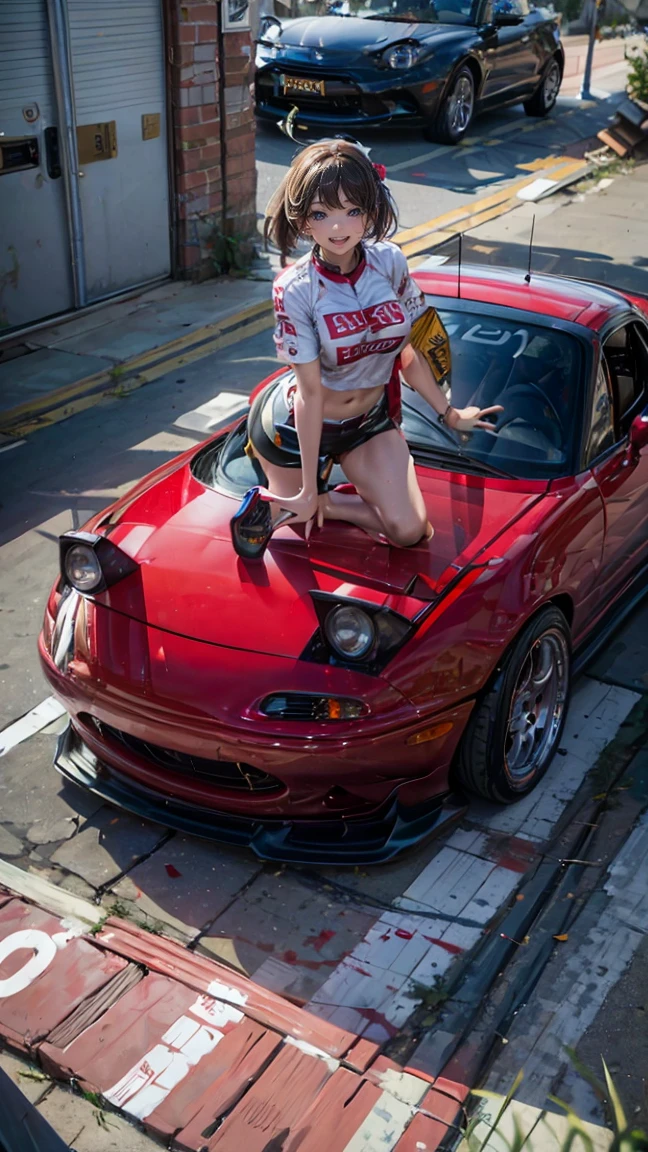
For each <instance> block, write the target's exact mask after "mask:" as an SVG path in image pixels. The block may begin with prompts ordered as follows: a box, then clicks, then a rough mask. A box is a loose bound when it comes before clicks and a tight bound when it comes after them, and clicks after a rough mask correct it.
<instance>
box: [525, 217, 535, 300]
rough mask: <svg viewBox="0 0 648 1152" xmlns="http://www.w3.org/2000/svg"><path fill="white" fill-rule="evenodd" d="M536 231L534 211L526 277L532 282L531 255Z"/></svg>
mask: <svg viewBox="0 0 648 1152" xmlns="http://www.w3.org/2000/svg"><path fill="white" fill-rule="evenodd" d="M534 231H535V212H534V213H533V220H532V221H531V238H530V240H529V268H528V271H527V274H526V276H525V277H524V280H525V283H526V284H530V283H531V257H532V256H533V233H534Z"/></svg>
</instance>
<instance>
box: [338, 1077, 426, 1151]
mask: <svg viewBox="0 0 648 1152" xmlns="http://www.w3.org/2000/svg"><path fill="white" fill-rule="evenodd" d="M408 1079H409V1080H411V1081H413V1084H412V1088H411V1099H412V1103H404V1102H403V1101H402V1100H399V1099H397V1098H396V1097H395V1096H392V1094H391V1092H389V1091H384V1092H383V1093H382V1094H381V1095H380V1096H379V1097H378V1099H377V1100H376V1103H375V1104H374V1106H373V1108H372V1109H371V1112H370V1113H369V1115H368V1116H367V1117H366V1118H365V1119H364V1120H363V1122H362V1124H361V1125H360V1127H359V1128H358V1131H357V1132H356V1133H355V1135H354V1136H352V1137H351V1139H350V1140H349V1142H348V1144H346V1145H345V1147H344V1150H343V1152H378V1149H380V1152H391V1150H392V1149H393V1148H395V1147H396V1145H397V1143H398V1141H399V1140H400V1138H401V1136H402V1135H403V1132H404V1131H405V1129H406V1128H407V1125H408V1124H409V1123H410V1121H411V1120H412V1118H413V1117H414V1115H415V1114H416V1110H417V1109H416V1105H417V1104H419V1103H420V1102H421V1100H422V1099H423V1097H424V1095H425V1093H426V1092H427V1090H428V1088H429V1087H430V1086H429V1084H427V1083H426V1082H425V1081H424V1080H419V1079H418V1078H417V1077H414V1076H408Z"/></svg>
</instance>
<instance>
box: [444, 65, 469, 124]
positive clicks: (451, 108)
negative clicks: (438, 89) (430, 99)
mask: <svg viewBox="0 0 648 1152" xmlns="http://www.w3.org/2000/svg"><path fill="white" fill-rule="evenodd" d="M474 104H475V86H474V84H473V81H472V77H471V76H470V75H469V73H468V72H465V71H464V72H462V73H461V74H460V75H459V76H458V77H457V81H456V83H455V86H454V88H453V89H452V92H451V93H450V96H449V97H448V128H449V129H450V132H451V133H452V135H453V137H455V139H458V137H459V136H461V135H462V134H463V133H464V132H465V131H466V129H467V127H468V125H469V124H470V121H471V120H472V114H473V108H474Z"/></svg>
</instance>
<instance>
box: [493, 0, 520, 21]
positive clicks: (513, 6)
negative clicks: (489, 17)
mask: <svg viewBox="0 0 648 1152" xmlns="http://www.w3.org/2000/svg"><path fill="white" fill-rule="evenodd" d="M491 10H492V14H493V16H494V17H495V16H520V17H522V18H524V17H525V16H528V15H529V3H528V0H492V9H491Z"/></svg>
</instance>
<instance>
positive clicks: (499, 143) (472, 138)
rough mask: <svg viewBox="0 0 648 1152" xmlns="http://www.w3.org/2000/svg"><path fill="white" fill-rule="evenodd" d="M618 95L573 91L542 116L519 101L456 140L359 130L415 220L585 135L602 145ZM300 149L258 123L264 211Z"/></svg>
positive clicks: (408, 131) (578, 143)
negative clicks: (592, 99) (586, 97)
mask: <svg viewBox="0 0 648 1152" xmlns="http://www.w3.org/2000/svg"><path fill="white" fill-rule="evenodd" d="M619 99H620V96H619V95H618V94H617V95H616V96H610V97H609V99H608V100H604V101H600V102H598V103H596V104H594V103H590V104H587V105H583V104H582V103H581V102H580V101H579V100H577V99H575V98H574V97H559V99H558V103H557V105H556V107H555V109H554V111H553V112H552V113H551V115H550V116H548V117H547V118H546V119H544V120H538V119H533V118H530V117H528V116H527V115H526V114H525V112H524V109H523V108H522V105H515V106H514V107H511V108H506V109H503V110H501V111H500V112H493V113H489V114H487V115H484V116H481V117H478V118H477V119H476V120H475V122H474V124H473V125H472V127H471V129H470V134H469V135H468V136H467V137H466V138H465V139H464V140H463V141H462V143H461V145H460V146H458V147H449V146H446V145H433V144H428V143H427V142H426V141H425V140H424V139H423V136H422V134H421V131H420V129H418V128H413V127H406V126H404V125H399V126H398V127H397V128H396V127H390V125H384V126H382V127H381V128H379V129H371V130H370V129H364V130H359V131H358V132H357V137H358V139H359V140H360V142H361V143H362V144H364V145H365V146H366V147H368V148H370V149H371V158H372V160H374V161H376V162H379V163H381V164H384V165H385V167H386V168H387V180H388V183H389V186H390V188H391V190H392V193H393V195H394V198H395V200H396V203H397V205H398V209H399V217H400V224H401V226H402V227H403V228H410V227H413V226H414V225H415V224H420V223H423V222H424V221H426V220H429V219H432V218H433V217H436V216H439V215H441V214H443V213H445V212H447V211H449V210H450V209H453V208H458V207H461V206H463V205H464V204H467V203H470V201H472V200H474V199H476V198H478V197H480V196H484V195H487V194H490V193H492V192H496V191H498V190H499V189H500V188H502V187H504V186H505V185H506V184H508V183H510V182H512V181H513V180H517V179H519V178H520V177H521V176H523V175H526V174H528V172H529V168H528V165H536V164H537V165H538V167H540V166H541V163H540V162H542V161H546V160H547V159H548V158H549V157H557V156H575V157H578V156H581V155H582V142H583V141H585V140H589V142H590V145H591V146H597V144H596V142H594V141H593V137H595V136H596V132H597V131H598V130H599V129H600V128H601V127H604V126H605V124H606V123H607V121H608V120H609V119H611V118H612V117H613V114H614V113H613V109H614V107H615V105H616V104H617V103H618V100H619ZM334 134H335V129H332V130H331V131H330V132H322V133H320V134H317V133H315V132H314V131H313V130H309V131H307V132H303V133H300V132H298V133H297V138H298V139H301V137H302V135H303V137H304V138H306V139H308V140H310V139H316V138H322V137H324V136H327V135H334ZM598 146H600V145H598ZM295 151H296V147H295V144H294V143H293V142H292V141H290V140H288V139H287V138H286V137H285V136H283V135H282V134H281V132H279V130H278V129H275V128H273V127H269V128H268V127H266V126H263V127H260V129H259V132H258V135H257V162H258V192H257V210H258V214H259V219H262V217H263V213H264V209H265V206H266V204H267V202H268V199H269V198H270V196H271V194H272V193H273V192H274V190H275V189H276V188H277V186H278V184H279V182H280V180H281V178H282V176H283V174H284V172H285V170H286V166H287V165H288V164H289V163H290V161H291V159H292V157H293V156H294V154H295ZM524 166H527V167H524Z"/></svg>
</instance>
